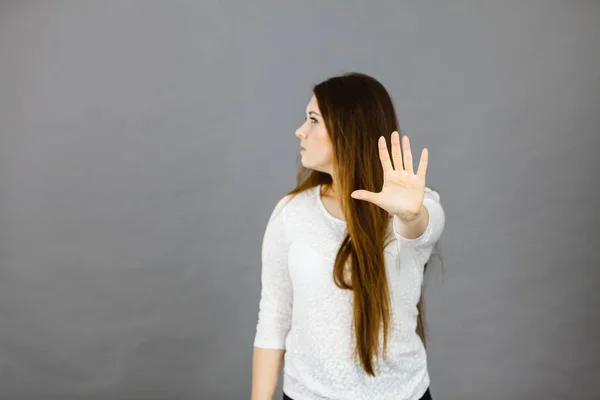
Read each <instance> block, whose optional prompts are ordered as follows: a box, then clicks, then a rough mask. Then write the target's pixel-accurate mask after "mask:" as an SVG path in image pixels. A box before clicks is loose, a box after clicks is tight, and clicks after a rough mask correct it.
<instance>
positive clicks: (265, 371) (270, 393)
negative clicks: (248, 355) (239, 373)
mask: <svg viewBox="0 0 600 400" xmlns="http://www.w3.org/2000/svg"><path fill="white" fill-rule="evenodd" d="M284 353H285V350H280V349H263V348H260V347H254V353H253V355H252V397H251V400H273V398H274V396H275V389H276V388H277V382H278V380H279V375H280V373H281V367H282V366H283V354H284Z"/></svg>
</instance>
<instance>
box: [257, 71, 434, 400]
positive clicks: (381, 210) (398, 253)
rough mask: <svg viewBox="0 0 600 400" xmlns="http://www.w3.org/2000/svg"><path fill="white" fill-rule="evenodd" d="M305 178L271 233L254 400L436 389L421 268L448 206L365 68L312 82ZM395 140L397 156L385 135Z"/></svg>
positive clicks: (422, 395) (406, 396) (413, 399)
mask: <svg viewBox="0 0 600 400" xmlns="http://www.w3.org/2000/svg"><path fill="white" fill-rule="evenodd" d="M313 94H314V95H313V97H312V98H311V100H310V102H309V103H308V106H307V108H306V118H305V121H304V123H303V124H302V125H301V126H300V127H299V128H298V130H297V131H296V136H297V137H298V138H299V139H300V145H301V150H300V155H301V158H302V159H301V162H302V167H301V169H300V171H299V175H298V186H297V187H296V188H295V189H294V190H292V191H291V192H289V193H288V194H286V195H285V196H284V197H283V198H282V199H281V200H280V201H279V202H278V203H277V205H276V206H275V208H274V210H273V212H272V214H271V216H270V218H269V221H268V224H267V227H266V230H265V233H264V238H263V244H262V273H261V282H262V290H261V298H260V303H259V312H258V323H257V327H256V336H255V340H254V355H253V367H252V369H253V371H252V400H263V399H273V396H274V393H275V389H276V386H277V382H278V378H279V373H280V371H281V367H282V365H284V378H283V391H284V399H290V400H291V399H293V400H316V399H319V400H321V399H340V400H342V399H348V400H362V399H364V400H366V399H368V400H378V399H394V400H418V399H431V396H430V392H429V384H430V378H429V374H428V370H427V359H426V352H425V336H424V329H423V323H422V322H423V321H422V316H421V314H420V311H421V310H422V308H421V301H420V299H421V286H422V283H423V271H424V266H425V264H426V262H427V261H428V259H429V257H430V255H431V253H432V249H433V247H434V245H435V244H436V242H437V241H438V240H439V238H440V236H441V234H442V231H443V229H444V224H445V215H444V211H443V209H442V206H441V204H440V198H439V195H438V194H437V192H435V191H434V190H432V189H430V188H428V187H426V186H425V175H426V170H427V160H428V151H427V149H423V151H422V153H421V157H420V162H419V165H418V169H417V171H416V173H415V172H414V170H413V159H412V152H411V148H410V143H409V140H408V137H406V136H404V137H403V138H402V143H401V141H400V135H399V133H398V121H397V118H396V112H395V109H394V106H393V103H392V100H391V98H390V96H389V94H388V92H387V91H386V89H385V88H384V87H383V85H381V83H379V82H378V81H377V80H375V79H374V78H372V77H370V76H368V75H365V74H360V73H350V74H345V75H342V76H337V77H333V78H330V79H327V80H325V81H324V82H321V83H319V84H318V85H316V86H315V87H314V89H313ZM388 140H390V142H391V157H390V154H389V152H388V148H387V141H388Z"/></svg>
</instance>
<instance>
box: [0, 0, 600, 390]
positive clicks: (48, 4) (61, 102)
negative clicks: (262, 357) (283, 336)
mask: <svg viewBox="0 0 600 400" xmlns="http://www.w3.org/2000/svg"><path fill="white" fill-rule="evenodd" d="M346 71H361V72H366V73H368V74H371V75H373V76H374V77H376V78H377V79H379V80H380V81H381V82H382V83H383V84H384V85H386V87H387V88H388V89H389V91H390V93H391V94H392V96H393V98H394V100H395V103H396V105H397V111H398V115H399V119H400V125H401V129H403V131H404V133H405V134H408V135H409V136H410V137H411V140H412V143H413V146H414V148H416V149H419V150H418V151H420V149H421V148H423V147H428V148H429V150H430V165H429V171H428V185H430V186H433V187H435V188H436V189H437V190H438V191H439V192H440V194H441V196H442V201H443V204H444V206H445V210H446V214H447V225H446V230H445V233H444V236H443V237H442V240H441V242H440V250H441V253H442V257H443V259H444V267H443V270H442V268H441V264H440V263H439V262H437V261H436V262H434V263H433V264H432V268H431V270H430V271H429V272H428V274H427V277H426V282H427V283H426V292H425V293H426V304H427V311H428V314H427V318H428V322H429V330H430V344H429V352H428V354H429V363H430V373H431V377H432V393H433V395H434V398H435V399H436V400H449V399H474V400H475V399H477V400H478V399H485V400H495V399H515V400H518V399H534V398H535V399H537V398H544V399H548V400H550V399H598V398H600V379H598V378H599V377H600V362H599V356H600V344H599V341H598V338H599V337H600V328H599V327H600V313H599V312H598V309H597V307H598V305H599V304H600V302H599V300H600V280H599V278H600V273H599V272H598V271H599V270H598V266H599V264H600V256H599V253H598V251H597V250H598V244H599V242H600V241H599V238H600V234H599V233H598V232H599V228H600V221H599V219H600V218H599V217H600V213H599V212H598V209H597V204H598V202H597V200H596V199H597V195H596V194H597V193H598V192H599V189H600V179H598V177H597V172H598V168H597V167H598V162H597V157H598V156H597V154H598V146H599V144H600V143H599V139H598V134H599V133H600V2H598V1H516V0H515V1H471V2H467V1H453V2H442V1H438V2H431V1H413V2H398V1H385V2H384V1H379V2H367V1H363V2H357V1H353V2H349V1H344V2H342V1H302V2H294V3H293V4H290V3H286V2H280V1H272V2H245V1H242V0H237V1H231V2H227V3H226V4H223V3H218V2H217V1H202V2H191V1H185V2H184V1H170V2H167V1H112V2H106V1H95V2H93V1H85V2H77V1H70V2H67V1H37V2H35V1H27V2H25V1H12V2H10V1H3V2H1V3H0V321H1V326H0V398H1V399H244V398H249V393H250V382H251V357H252V344H253V340H254V333H255V326H256V318H257V310H258V308H257V307H258V300H259V294H260V244H261V240H262V234H263V232H264V227H265V226H266V221H267V218H268V216H269V214H270V212H271V211H272V208H273V207H274V205H275V203H276V201H277V199H278V198H279V196H281V195H282V194H283V193H284V192H286V191H287V190H289V189H290V188H291V187H292V186H293V184H294V177H295V168H296V162H297V156H298V154H297V150H298V140H297V138H295V137H294V130H295V128H296V127H297V126H298V125H299V124H300V123H301V121H302V119H303V117H304V108H305V106H306V104H307V102H308V100H309V98H310V95H311V87H312V85H313V84H315V83H317V82H318V81H320V80H322V79H324V78H327V77H329V76H331V75H334V74H338V73H342V72H346ZM280 390H281V381H280V386H279V388H278V394H277V396H278V398H279V396H280V393H281V392H280ZM299 400H301V399H299Z"/></svg>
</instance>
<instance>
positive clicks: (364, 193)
mask: <svg viewBox="0 0 600 400" xmlns="http://www.w3.org/2000/svg"><path fill="white" fill-rule="evenodd" d="M350 197H352V198H353V199H357V200H364V201H368V202H371V203H373V204H377V193H374V192H369V191H368V190H355V191H354V192H352V193H350Z"/></svg>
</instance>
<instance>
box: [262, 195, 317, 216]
mask: <svg viewBox="0 0 600 400" xmlns="http://www.w3.org/2000/svg"><path fill="white" fill-rule="evenodd" d="M313 190H314V188H310V189H307V190H305V191H303V192H300V193H295V194H286V195H284V196H283V197H281V198H279V199H278V200H277V202H276V204H275V206H274V207H273V212H272V213H271V219H272V218H274V217H275V216H276V215H281V218H284V215H286V214H289V213H292V212H294V211H299V210H304V209H306V207H307V205H309V203H310V201H311V200H312V194H313Z"/></svg>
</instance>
